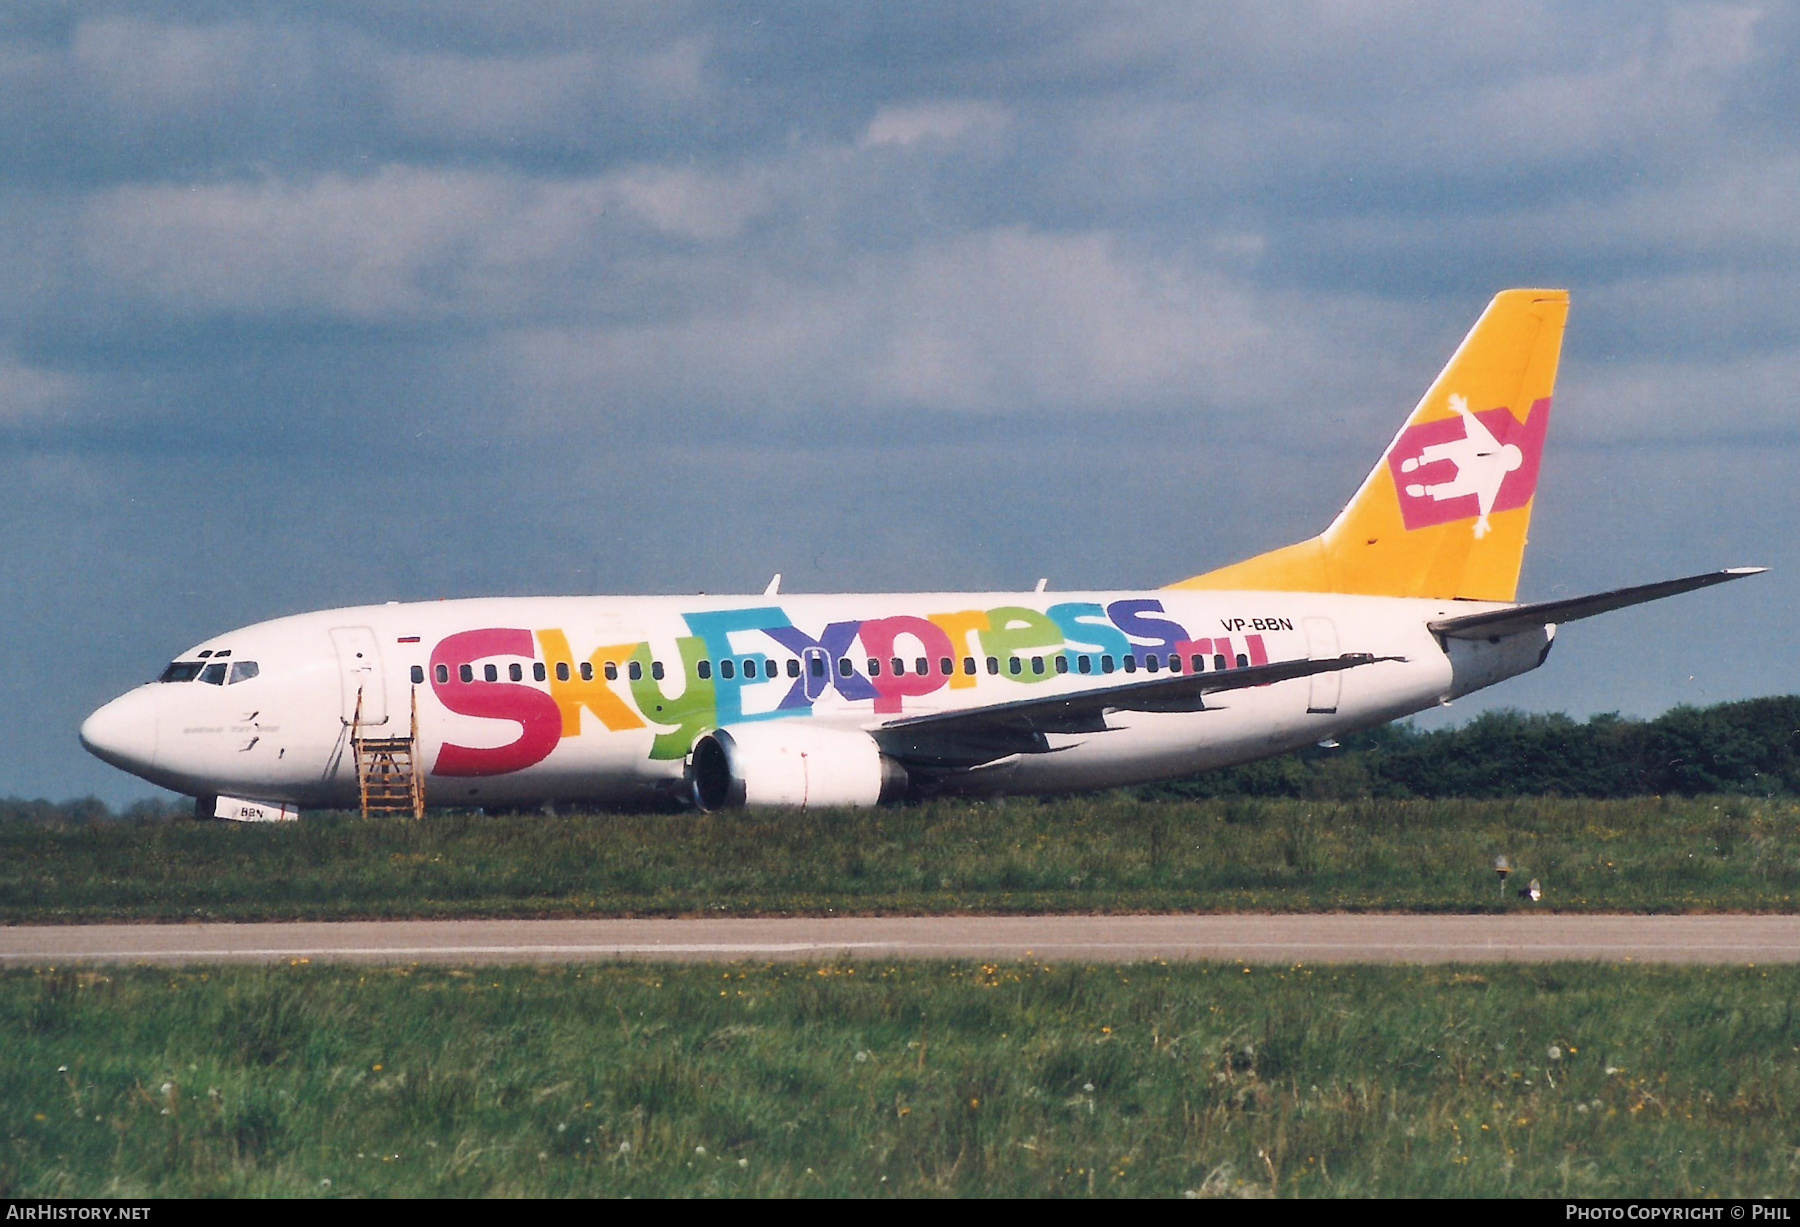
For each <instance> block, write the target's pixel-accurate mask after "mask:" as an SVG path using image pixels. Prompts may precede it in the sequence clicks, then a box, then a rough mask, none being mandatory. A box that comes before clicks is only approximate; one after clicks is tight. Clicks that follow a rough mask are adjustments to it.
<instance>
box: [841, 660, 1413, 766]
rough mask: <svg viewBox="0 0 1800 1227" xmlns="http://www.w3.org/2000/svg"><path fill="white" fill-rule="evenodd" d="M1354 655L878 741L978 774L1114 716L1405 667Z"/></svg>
mask: <svg viewBox="0 0 1800 1227" xmlns="http://www.w3.org/2000/svg"><path fill="white" fill-rule="evenodd" d="M1401 659H1403V658H1402V657H1398V656H1373V655H1370V654H1369V653H1368V652H1346V653H1345V654H1343V655H1342V656H1333V657H1327V658H1326V659H1323V660H1283V661H1276V662H1274V663H1273V664H1267V665H1249V666H1246V667H1245V668H1242V669H1221V670H1218V671H1215V672H1210V673H1174V674H1169V675H1166V676H1163V677H1155V678H1147V679H1145V680H1143V681H1137V682H1126V683H1124V684H1123V685H1118V686H1105V687H1101V688H1098V689H1094V690H1078V691H1076V692H1074V693H1073V694H1059V695H1050V696H1046V697H1044V698H1041V699H1018V700H1016V701H1014V702H1011V703H996V704H993V705H992V706H989V707H977V708H972V709H967V710H963V711H945V712H933V713H931V714H930V715H924V716H911V717H907V718H905V719H900V720H894V721H891V722H889V723H888V724H884V725H882V726H881V727H880V728H876V729H870V730H869V732H870V735H871V736H873V737H874V738H875V740H876V741H877V742H878V743H879V744H880V746H881V749H882V752H883V753H885V754H887V755H888V756H889V757H890V758H896V759H899V760H900V761H901V762H903V763H906V764H907V765H908V766H919V765H928V766H940V767H971V766H978V765H980V764H981V763H985V762H992V761H994V760H995V759H997V758H1003V757H1005V756H1007V755H1009V754H1043V753H1046V752H1047V751H1048V750H1049V749H1050V745H1049V743H1048V742H1047V741H1046V740H1045V735H1046V734H1048V733H1103V732H1106V731H1108V726H1107V723H1106V713H1107V712H1109V711H1131V712H1197V711H1205V710H1206V704H1205V697H1206V696H1207V695H1209V694H1217V693H1220V692H1222V691H1227V690H1243V689H1246V688H1248V687H1252V686H1271V685H1274V684H1275V683H1276V682H1286V681H1292V680H1293V679H1295V678H1301V677H1311V676H1313V675H1314V674H1317V673H1337V672H1340V671H1341V670H1344V669H1355V668H1358V667H1359V666H1362V665H1372V664H1375V663H1376V662H1377V661H1389V660H1401Z"/></svg>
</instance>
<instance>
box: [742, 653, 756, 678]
mask: <svg viewBox="0 0 1800 1227" xmlns="http://www.w3.org/2000/svg"><path fill="white" fill-rule="evenodd" d="M756 672H757V670H756V658H755V657H754V656H752V657H751V658H750V659H749V660H746V661H745V662H744V676H745V677H755V676H756Z"/></svg>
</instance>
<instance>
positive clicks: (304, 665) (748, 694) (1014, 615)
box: [82, 590, 1548, 806]
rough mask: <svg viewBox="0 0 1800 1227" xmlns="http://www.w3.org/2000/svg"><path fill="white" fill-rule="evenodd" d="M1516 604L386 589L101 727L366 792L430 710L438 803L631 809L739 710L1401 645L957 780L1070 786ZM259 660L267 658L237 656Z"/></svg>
mask: <svg viewBox="0 0 1800 1227" xmlns="http://www.w3.org/2000/svg"><path fill="white" fill-rule="evenodd" d="M1499 607H1501V606H1495V605H1486V604H1480V603H1473V602H1460V601H1456V602H1453V601H1444V600H1411V599H1400V598H1386V597H1356V596H1340V595H1326V594H1312V593H1256V592H1188V591H1172V590H1158V591H1147V592H1113V593H1023V594H1022V593H977V594H971V593H954V594H950V593H945V594H940V593H923V594H900V595H841V596H764V597H749V598H746V597H708V596H695V597H559V598H553V597H543V598H494V599H477V600H459V601H439V602H431V603H418V604H389V605H375V606H364V607H358V608H350V609H336V610H329V611H325V612H321V613H310V614H302V615H298V616H295V617H288V618H279V619H276V620H274V621H270V622H263V623H259V624H257V625H254V626H248V627H245V628H243V629H241V630H236V631H232V632H230V633H229V634H225V635H220V636H217V637H216V638H213V639H209V640H207V641H206V642H205V643H202V644H199V645H197V646H196V647H195V648H194V649H192V650H191V651H189V652H187V653H185V654H183V656H182V657H180V658H179V662H178V665H177V666H171V675H174V676H179V675H181V674H184V673H194V672H197V673H198V676H195V677H194V678H193V679H192V680H173V681H162V682H153V683H150V684H148V685H145V686H141V687H139V688H138V689H136V690H133V691H130V692H128V693H127V694H125V695H123V696H121V697H120V698H118V699H116V700H114V701H113V702H112V703H110V704H108V705H107V706H105V707H103V708H101V709H100V710H99V711H98V712H96V713H94V715H93V716H92V717H90V718H89V720H88V722H87V723H86V724H85V725H84V726H83V728H82V739H83V741H84V743H85V744H86V745H87V746H88V747H89V748H90V749H91V750H93V751H94V752H95V753H96V754H98V755H99V756H100V757H102V758H104V759H106V760H107V761H108V762H111V763H114V764H115V765H117V766H119V767H122V768H124V769H125V770H127V771H130V772H133V773H134V774H136V775H138V776H141V777H142V778H144V779H146V780H149V781H151V782H152V783H155V784H158V785H161V786H163V787H166V788H170V789H173V790H175V791H178V792H184V793H189V794H193V795H196V796H206V795H229V796H236V797H246V798H255V799H258V800H263V801H270V802H285V803H288V804H292V805H299V806H349V805H354V804H356V801H357V796H358V791H357V780H356V772H355V766H354V762H353V758H352V755H351V753H350V752H349V740H350V736H351V729H352V725H353V724H355V725H356V726H357V728H358V730H359V731H360V733H362V734H363V735H381V734H382V733H383V731H384V730H386V731H391V732H392V733H393V735H397V736H406V735H408V734H409V733H410V729H411V725H412V720H413V717H414V711H415V704H416V713H417V722H418V741H417V745H418V759H419V761H420V762H421V763H422V764H423V765H424V767H425V768H426V770H427V772H428V774H427V776H426V796H427V801H428V803H429V804H432V805H459V806H460V805H467V806H491V805H517V804H526V803H533V802H541V801H555V800H569V801H574V800H589V801H595V802H600V803H617V802H626V801H632V800H641V799H647V798H650V797H654V796H656V795H658V794H671V793H679V792H680V790H681V788H682V781H683V778H684V769H685V764H686V758H687V753H688V750H689V748H690V747H691V746H692V744H693V742H694V739H695V738H696V737H697V736H699V735H700V734H702V733H705V732H707V731H709V730H711V729H714V728H720V727H726V728H729V727H734V726H742V725H749V724H762V723H765V722H770V721H788V720H792V721H806V722H810V725H811V726H812V727H828V728H834V729H845V730H868V729H874V728H877V727H879V726H882V725H884V724H887V723H889V722H891V721H895V720H899V719H904V718H906V717H911V716H917V715H923V714H928V713H934V712H941V711H946V710H953V709H962V708H976V707H983V706H987V705H991V704H997V703H1005V702H1009V701H1013V700H1018V699H1024V698H1038V697H1044V696H1048V695H1053V694H1058V693H1063V692H1070V691H1076V690H1080V689H1082V688H1084V687H1094V686H1102V685H1118V684H1120V683H1122V682H1125V681H1128V680H1131V678H1132V676H1133V675H1135V676H1136V677H1137V678H1140V679H1141V678H1142V677H1144V676H1145V675H1147V674H1148V673H1149V672H1150V671H1151V670H1152V668H1154V669H1155V670H1156V671H1157V672H1159V673H1166V672H1168V671H1170V669H1171V664H1170V660H1169V658H1170V657H1171V656H1174V657H1176V658H1177V659H1176V661H1175V665H1176V667H1178V668H1179V669H1180V670H1181V671H1182V672H1192V671H1193V669H1194V667H1195V665H1196V663H1198V664H1199V665H1200V667H1201V668H1202V670H1204V671H1211V670H1215V669H1218V668H1220V667H1223V668H1226V669H1230V668H1236V667H1243V666H1244V665H1246V664H1261V663H1267V662H1279V661H1287V660H1295V659H1305V658H1309V657H1310V658H1313V659H1321V658H1326V657H1336V656H1338V655H1339V654H1340V653H1344V652H1366V653H1370V654H1373V655H1375V656H1378V657H1398V658H1401V659H1397V660H1383V661H1379V662H1377V663H1374V664H1369V665H1366V666H1363V667H1359V668H1354V669H1349V670H1345V671H1344V672H1341V673H1330V674H1320V675H1317V676H1313V677H1308V678H1300V679H1297V680H1292V681H1284V682H1279V683H1276V684H1273V685H1267V686H1262V687H1258V688H1254V689H1242V690H1233V691H1227V692H1223V693H1219V694H1216V695H1213V696H1210V697H1209V698H1208V699H1207V704H1206V706H1207V710H1204V711H1196V712H1178V713H1145V712H1124V711H1120V712H1110V713H1108V715H1107V717H1106V724H1107V726H1108V728H1107V730H1106V731H1103V732H1096V733H1080V734H1054V735H1052V736H1051V738H1050V742H1051V747H1052V750H1053V752H1050V753H1038V754H1016V755H1010V756H1007V757H1003V758H1000V759H997V760H996V761H993V762H990V763H987V764H985V765H982V766H978V767H975V768H973V769H970V770H963V771H957V772H953V773H947V774H945V775H944V776H943V778H941V779H939V780H937V781H936V782H935V786H936V787H939V788H941V789H944V790H949V791H975V792H988V793H1002V792H1004V793H1042V792H1061V791H1069V790H1077V789H1087V788H1101V787H1109V786H1114V785H1122V784H1131V783H1136V782H1142V781H1149V780H1156V779H1163V778H1169V777H1173V776H1180V775H1186V774H1191V773H1193V772H1196V771H1203V770H1206V769H1208V768H1214V767H1220V766H1226V765H1229V764H1233V763H1240V762H1246V761H1249V760H1252V759H1256V758H1261V757H1265V756H1267V755H1271V754H1278V753H1281V752H1284V751H1287V750H1291V749H1294V748H1296V747H1299V746H1304V745H1307V744H1309V743H1312V742H1317V741H1321V740H1324V739H1327V738H1331V737H1335V736H1339V735H1341V734H1343V733H1346V732H1349V731H1352V730H1355V729H1359V728H1366V727H1369V726H1372V725H1376V724H1380V723H1383V722H1385V721H1388V720H1392V719H1394V718H1396V717H1399V716H1403V715H1406V714H1408V713H1411V712H1416V711H1419V710H1421V709H1424V708H1426V707H1430V706H1432V705H1433V704H1435V703H1438V702H1439V701H1441V700H1443V699H1446V698H1449V697H1454V696H1455V695H1457V694H1461V693H1466V692H1467V691H1469V690H1473V689H1477V688H1479V687H1480V686H1482V685H1488V684H1491V683H1492V682H1494V681H1498V680H1500V679H1501V678H1503V677H1507V676H1512V675H1513V674H1516V673H1519V672H1523V671H1525V670H1526V669H1529V668H1534V667H1536V665H1537V664H1538V663H1539V662H1540V661H1541V660H1542V658H1543V648H1544V647H1545V646H1546V645H1547V642H1548V640H1547V637H1546V636H1532V637H1529V638H1530V639H1531V642H1529V643H1515V642H1502V643H1499V644H1497V645H1495V646H1494V647H1493V648H1492V649H1491V650H1489V649H1488V647H1487V645H1485V644H1477V645H1474V646H1472V647H1471V646H1469V645H1462V644H1454V643H1453V644H1451V645H1449V649H1448V650H1447V648H1446V645H1445V644H1443V643H1441V642H1440V641H1439V640H1438V638H1437V637H1436V636H1434V635H1433V634H1432V632H1431V631H1430V630H1429V629H1428V628H1427V625H1426V624H1427V622H1428V621H1430V620H1431V619H1434V618H1441V617H1445V616H1454V615H1458V614H1465V613H1471V612H1477V611H1480V610H1483V609H1490V608H1499ZM1513 638H1514V639H1515V640H1517V639H1520V638H1521V637H1518V636H1515V637H1513ZM1484 651H1485V652H1486V653H1487V654H1486V656H1483V655H1482V653H1483V652H1484ZM1456 653H1460V655H1454V654H1456ZM1453 656H1454V658H1453ZM871 660H873V661H875V662H876V663H875V664H874V666H871V664H870V662H871ZM896 661H898V662H899V663H900V668H899V669H898V670H896V669H895V662H896ZM221 662H223V663H224V666H225V667H224V668H223V669H220V668H218V667H217V666H218V665H219V664H220V663H221ZM1128 662H1129V663H1128ZM244 664H253V665H254V666H255V667H254V669H243V668H236V669H235V672H234V666H242V665H244ZM190 666H197V670H196V669H195V668H192V667H190ZM208 666H214V667H213V668H212V669H211V671H210V673H209V672H208ZM846 666H848V667H847V668H846ZM921 666H923V668H922V669H921ZM242 674H253V676H247V677H240V676H238V675H242ZM359 705H360V710H359Z"/></svg>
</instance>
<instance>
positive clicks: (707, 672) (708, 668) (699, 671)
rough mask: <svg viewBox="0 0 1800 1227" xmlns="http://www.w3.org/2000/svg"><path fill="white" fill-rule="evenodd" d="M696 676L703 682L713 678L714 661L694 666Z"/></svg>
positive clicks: (704, 661) (706, 661)
mask: <svg viewBox="0 0 1800 1227" xmlns="http://www.w3.org/2000/svg"><path fill="white" fill-rule="evenodd" d="M694 675H695V676H696V677H698V678H699V679H700V680H701V681H703V682H704V681H705V680H706V679H707V678H709V677H711V676H712V661H710V660H703V661H701V662H700V663H699V664H697V665H695V666H694Z"/></svg>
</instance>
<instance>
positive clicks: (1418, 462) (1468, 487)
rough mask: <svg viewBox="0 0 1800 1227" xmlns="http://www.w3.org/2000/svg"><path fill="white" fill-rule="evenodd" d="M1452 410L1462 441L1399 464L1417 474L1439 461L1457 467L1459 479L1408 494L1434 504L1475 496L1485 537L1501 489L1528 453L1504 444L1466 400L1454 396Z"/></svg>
mask: <svg viewBox="0 0 1800 1227" xmlns="http://www.w3.org/2000/svg"><path fill="white" fill-rule="evenodd" d="M1450 408H1451V410H1452V411H1454V412H1455V413H1456V415H1457V416H1458V417H1460V418H1462V420H1463V437H1462V438H1460V439H1452V440H1451V441H1449V442H1448V443H1433V444H1431V445H1429V446H1428V447H1426V448H1424V449H1423V450H1422V451H1420V453H1419V454H1418V455H1417V456H1413V457H1410V458H1408V459H1406V460H1404V461H1402V462H1401V464H1400V471H1401V472H1402V473H1412V472H1416V471H1417V470H1418V469H1420V468H1421V467H1423V466H1424V465H1428V464H1436V463H1437V462H1438V461H1440V460H1448V461H1449V462H1450V463H1451V464H1453V465H1455V466H1456V476H1455V477H1453V478H1451V479H1450V480H1449V481H1443V482H1438V483H1437V484H1436V485H1431V486H1427V485H1421V484H1419V483H1416V482H1415V483H1413V484H1411V485H1408V486H1407V487H1406V493H1407V494H1409V495H1411V496H1412V497H1413V498H1430V499H1432V500H1433V501H1434V502H1440V503H1441V502H1443V501H1445V500H1446V499H1453V498H1463V497H1465V496H1467V495H1471V494H1472V495H1474V496H1475V503H1476V506H1477V507H1478V508H1479V509H1480V512H1481V514H1480V515H1479V516H1477V517H1476V520H1475V535H1476V536H1477V537H1485V536H1487V534H1488V528H1489V527H1490V526H1489V524H1488V512H1490V511H1492V510H1493V509H1494V500H1495V499H1497V498H1499V497H1500V487H1501V486H1502V485H1504V484H1505V483H1506V475H1507V474H1508V473H1513V472H1516V471H1517V470H1518V469H1519V468H1520V466H1522V465H1523V464H1524V463H1525V453H1524V452H1522V451H1520V450H1519V448H1518V446H1517V445H1516V444H1512V443H1504V444H1503V443H1501V442H1500V440H1498V439H1496V438H1494V434H1493V432H1492V431H1490V430H1489V429H1488V428H1487V427H1486V426H1483V425H1482V424H1481V419H1480V418H1478V417H1476V416H1475V415H1474V414H1473V413H1470V412H1469V400H1468V398H1467V397H1466V396H1457V395H1454V394H1453V395H1452V396H1451V397H1450Z"/></svg>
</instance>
